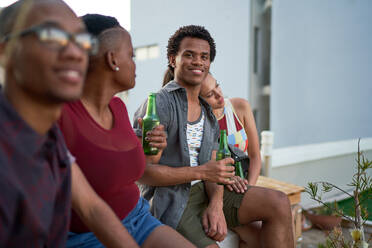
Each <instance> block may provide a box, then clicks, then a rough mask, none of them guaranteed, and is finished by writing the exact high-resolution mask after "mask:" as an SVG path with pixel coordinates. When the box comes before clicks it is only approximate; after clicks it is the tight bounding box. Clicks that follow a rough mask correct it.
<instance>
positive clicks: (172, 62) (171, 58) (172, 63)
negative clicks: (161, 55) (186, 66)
mask: <svg viewBox="0 0 372 248" xmlns="http://www.w3.org/2000/svg"><path fill="white" fill-rule="evenodd" d="M168 60H169V65H170V66H172V68H176V56H174V55H170V56H169V57H168Z"/></svg>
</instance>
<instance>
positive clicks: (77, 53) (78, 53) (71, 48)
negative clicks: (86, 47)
mask: <svg viewBox="0 0 372 248" xmlns="http://www.w3.org/2000/svg"><path fill="white" fill-rule="evenodd" d="M61 56H62V57H63V58H65V59H72V60H83V59H84V58H88V54H87V52H85V51H83V50H82V49H81V48H80V47H79V46H78V45H77V44H76V43H75V42H72V41H69V42H68V44H67V45H66V46H65V47H63V48H62V51H61Z"/></svg>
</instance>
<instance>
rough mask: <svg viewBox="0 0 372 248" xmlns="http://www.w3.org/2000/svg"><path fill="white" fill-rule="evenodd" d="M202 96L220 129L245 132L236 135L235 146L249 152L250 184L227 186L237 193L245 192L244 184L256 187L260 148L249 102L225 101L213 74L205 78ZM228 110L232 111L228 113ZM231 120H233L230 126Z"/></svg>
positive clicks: (258, 173)
mask: <svg viewBox="0 0 372 248" xmlns="http://www.w3.org/2000/svg"><path fill="white" fill-rule="evenodd" d="M200 95H201V96H202V97H203V98H204V99H205V100H206V101H207V102H208V103H209V105H211V107H212V109H213V113H214V115H215V116H216V118H217V120H218V124H219V125H220V129H225V130H229V126H231V125H234V128H235V129H236V133H237V134H239V133H238V132H239V131H244V133H243V135H240V134H239V135H235V136H236V137H237V138H236V140H237V141H236V142H234V143H233V144H234V145H236V146H237V147H239V148H240V149H241V150H243V151H245V152H248V156H249V158H250V165H249V173H248V182H247V181H241V180H240V181H239V182H240V183H237V184H234V185H232V186H230V185H229V186H227V187H228V188H229V189H230V190H232V189H233V188H234V189H235V191H237V192H241V193H242V192H244V191H245V190H244V184H243V183H245V184H249V185H255V184H256V182H257V179H258V176H259V175H260V170H261V155H260V146H259V141H258V135H257V129H256V124H255V121H254V117H253V114H252V110H251V107H250V105H249V103H248V102H247V100H245V99H242V98H230V99H224V97H223V94H222V90H221V88H220V86H219V84H217V81H216V79H214V78H213V76H212V75H211V74H208V76H207V77H206V78H205V80H204V82H203V84H202V87H201V90H200ZM227 109H229V110H232V111H226V110H227ZM229 119H231V120H232V121H230V123H232V124H230V125H229V121H228V120H229ZM244 134H245V135H244ZM229 138H230V137H229ZM231 138H232V139H229V143H232V142H233V141H234V139H233V138H234V137H231ZM238 140H239V141H240V142H239V141H238Z"/></svg>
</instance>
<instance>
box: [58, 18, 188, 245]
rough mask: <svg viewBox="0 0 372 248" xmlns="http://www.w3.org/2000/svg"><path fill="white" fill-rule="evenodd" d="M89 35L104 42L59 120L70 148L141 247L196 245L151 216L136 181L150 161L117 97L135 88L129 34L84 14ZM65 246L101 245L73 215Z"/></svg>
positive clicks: (159, 135)
mask: <svg viewBox="0 0 372 248" xmlns="http://www.w3.org/2000/svg"><path fill="white" fill-rule="evenodd" d="M83 21H84V22H85V24H86V26H87V29H88V31H89V32H91V33H93V34H95V35H96V36H97V37H98V39H99V41H100V48H99V51H98V54H97V55H95V56H92V57H91V58H90V64H89V68H88V74H87V77H86V83H85V88H84V92H83V95H82V98H81V100H80V101H77V102H74V103H70V104H67V105H65V107H64V108H63V110H62V117H61V119H60V121H59V124H60V127H61V130H62V132H63V134H64V137H65V140H66V143H67V146H68V148H69V150H70V151H71V153H72V154H73V155H74V156H75V157H76V162H77V164H78V165H79V166H80V168H81V170H82V171H83V172H84V174H85V176H86V177H87V179H88V181H89V183H90V184H91V185H92V187H93V188H94V190H95V191H96V192H97V193H98V195H99V196H101V197H102V198H103V200H105V201H106V202H107V203H108V204H109V206H110V207H111V208H112V209H113V210H114V212H115V213H116V215H117V216H118V217H119V218H120V219H121V220H122V223H123V225H124V226H125V227H126V228H127V229H128V231H129V233H130V234H131V235H132V236H133V237H134V239H135V240H136V241H137V243H138V244H139V245H140V246H142V247H193V246H192V245H191V243H189V242H188V241H187V240H185V239H184V238H183V237H182V236H181V235H180V234H178V233H177V232H176V231H174V230H173V229H172V228H170V227H167V226H165V225H162V224H161V223H160V222H159V221H158V220H157V219H156V218H154V217H153V216H152V215H151V214H150V212H149V204H148V202H147V201H146V200H144V199H143V198H142V197H140V192H139V189H138V187H137V185H136V184H135V182H136V181H137V180H138V179H139V178H141V177H142V175H143V172H144V169H145V166H146V159H145V156H144V153H143V149H142V146H141V144H140V142H139V140H138V138H137V137H136V135H135V134H134V132H133V129H132V127H131V124H130V122H129V117H128V113H127V110H126V106H125V104H124V103H123V102H122V101H121V100H120V99H119V98H116V97H114V95H115V94H117V93H118V92H121V91H124V90H129V89H131V88H133V87H134V84H135V63H134V61H133V47H132V43H131V38H130V35H129V33H128V32H127V31H126V30H125V29H124V28H122V27H121V26H120V25H119V23H118V22H117V20H116V19H115V18H113V17H107V16H102V15H86V16H84V17H83ZM163 128H164V127H163V126H158V127H157V128H155V129H154V130H153V131H152V132H151V133H150V135H148V138H149V139H150V142H152V145H153V146H156V147H158V148H160V149H162V148H164V147H165V146H166V141H165V140H166V139H165V134H164V131H163ZM70 230H71V233H70V234H69V237H68V242H67V247H103V246H102V244H101V243H99V241H98V240H97V239H96V237H95V236H94V234H93V233H91V232H89V230H88V229H87V228H86V226H85V225H84V223H82V221H81V220H80V219H79V218H78V216H77V215H76V214H75V213H72V219H71V227H70Z"/></svg>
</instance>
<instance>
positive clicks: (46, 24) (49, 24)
mask: <svg viewBox="0 0 372 248" xmlns="http://www.w3.org/2000/svg"><path fill="white" fill-rule="evenodd" d="M37 26H43V27H55V28H59V29H62V30H65V29H64V28H63V27H62V26H61V25H60V24H59V23H58V22H56V21H45V22H42V23H40V24H39V25H37ZM81 32H87V30H86V28H85V27H84V26H83V25H82V26H80V27H79V29H78V30H77V32H76V33H81Z"/></svg>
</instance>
